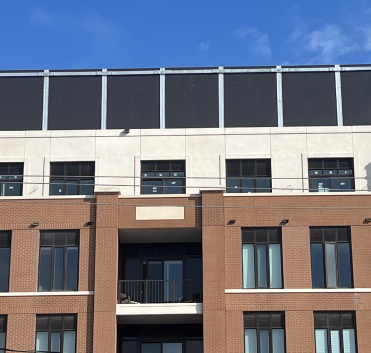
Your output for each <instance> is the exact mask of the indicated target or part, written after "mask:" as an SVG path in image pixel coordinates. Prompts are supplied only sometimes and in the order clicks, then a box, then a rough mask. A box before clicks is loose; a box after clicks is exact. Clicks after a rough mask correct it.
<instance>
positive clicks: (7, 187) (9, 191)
mask: <svg viewBox="0 0 371 353" xmlns="http://www.w3.org/2000/svg"><path fill="white" fill-rule="evenodd" d="M10 178H11V177H10ZM22 187H23V183H22V181H21V180H20V181H19V182H15V183H4V184H3V190H4V194H3V196H22Z"/></svg>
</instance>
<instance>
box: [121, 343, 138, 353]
mask: <svg viewBox="0 0 371 353" xmlns="http://www.w3.org/2000/svg"><path fill="white" fill-rule="evenodd" d="M137 346H138V344H137V341H122V345H121V348H122V349H121V352H122V353H137V350H138V349H137Z"/></svg>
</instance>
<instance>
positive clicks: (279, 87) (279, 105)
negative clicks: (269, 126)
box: [276, 66, 283, 127]
mask: <svg viewBox="0 0 371 353" xmlns="http://www.w3.org/2000/svg"><path fill="white" fill-rule="evenodd" d="M276 69H277V71H276V81H277V114H278V126H279V127H282V126H283V101H282V67H281V66H277V67H276Z"/></svg>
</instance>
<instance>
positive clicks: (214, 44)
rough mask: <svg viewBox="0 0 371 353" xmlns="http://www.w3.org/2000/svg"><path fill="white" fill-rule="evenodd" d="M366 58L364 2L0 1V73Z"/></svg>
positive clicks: (369, 13) (369, 50) (369, 9)
mask: <svg viewBox="0 0 371 353" xmlns="http://www.w3.org/2000/svg"><path fill="white" fill-rule="evenodd" d="M369 62H371V1H366V0H365V1H363V0H353V1H349V0H336V1H335V0H310V1H309V0H299V1H290V0H280V1H277V0H276V1H273V0H260V1H247V0H230V1H225V0H214V1H203V0H187V1H184V0H183V1H179V0H157V1H155V0H130V1H129V0H120V1H119V0H104V1H103V0H99V1H98V0H89V1H86V0H61V1H57V0H1V1H0V70H13V69H16V70H23V69H73V68H76V69H78V68H144V67H153V68H157V67H195V66H196V67H197V66H264V65H307V64H325V65H327V64H355V63H361V64H362V63H369Z"/></svg>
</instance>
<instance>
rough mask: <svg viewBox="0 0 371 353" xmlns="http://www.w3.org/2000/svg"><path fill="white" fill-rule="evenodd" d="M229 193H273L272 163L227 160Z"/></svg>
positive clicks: (265, 161)
mask: <svg viewBox="0 0 371 353" xmlns="http://www.w3.org/2000/svg"><path fill="white" fill-rule="evenodd" d="M227 192H247V193H251V192H272V185H271V161H270V160H269V159H256V160H255V159H250V160H249V159H242V160H240V159H230V160H227Z"/></svg>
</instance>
